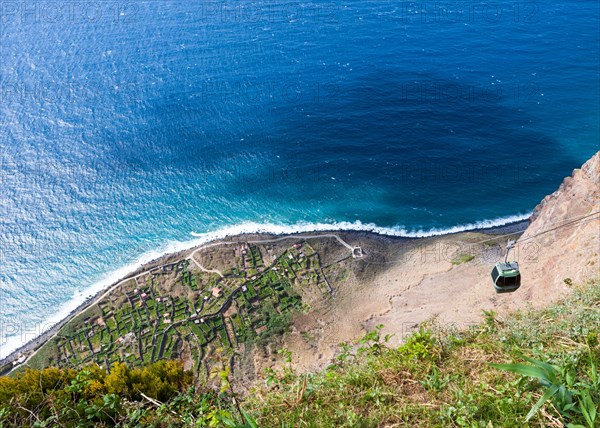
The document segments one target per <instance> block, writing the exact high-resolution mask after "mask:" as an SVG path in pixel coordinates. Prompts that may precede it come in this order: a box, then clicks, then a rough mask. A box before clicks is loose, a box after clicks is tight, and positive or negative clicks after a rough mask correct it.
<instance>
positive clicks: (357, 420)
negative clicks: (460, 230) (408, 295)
mask: <svg viewBox="0 0 600 428" xmlns="http://www.w3.org/2000/svg"><path fill="white" fill-rule="evenodd" d="M484 318H485V321H484V322H482V323H481V324H480V325H477V326H474V327H472V328H471V329H469V330H467V331H455V330H450V329H446V328H441V327H439V326H436V325H434V324H432V325H430V326H428V327H427V328H422V329H421V330H420V331H419V332H417V333H416V334H414V335H413V336H411V337H409V338H408V339H407V341H406V342H405V343H404V345H402V346H400V347H398V348H391V347H388V346H386V341H387V339H388V338H382V337H380V335H379V330H377V331H375V332H371V333H369V335H367V336H365V338H363V340H362V341H360V342H359V343H355V344H341V351H340V353H339V355H338V357H337V359H336V361H335V362H334V363H333V364H332V365H330V366H329V367H328V368H327V369H326V370H324V371H322V372H319V373H316V374H308V375H301V374H298V373H296V372H295V371H294V370H293V368H292V365H291V364H289V365H288V366H287V367H286V368H284V369H283V370H282V371H280V372H271V373H269V374H268V375H267V376H266V381H265V385H262V386H260V387H258V388H257V389H256V390H255V391H252V393H251V394H249V398H248V399H247V401H246V402H245V403H243V407H244V408H246V409H249V410H251V413H253V414H254V415H255V416H256V417H257V420H258V423H259V426H261V427H293V426H307V427H321V426H336V427H379V426H427V427H448V426H455V427H456V426H458V427H514V426H523V427H528V426H529V427H548V426H550V427H551V426H555V427H561V426H569V427H588V428H591V427H594V426H597V425H594V424H597V422H598V418H597V417H596V416H595V414H596V411H597V409H596V406H597V404H594V403H598V402H600V381H599V380H598V374H597V369H596V368H597V367H600V347H599V345H598V334H599V332H600V283H595V284H590V285H589V286H587V287H583V288H579V289H577V290H575V291H574V293H573V295H572V296H571V297H569V298H568V299H567V300H565V301H563V302H561V303H559V304H556V305H554V306H552V307H549V308H547V309H543V310H537V311H523V312H519V313H517V314H514V315H512V316H509V317H506V318H504V319H502V318H499V317H497V315H496V314H494V313H493V312H486V313H485V314H484ZM357 346H358V350H357V351H354V352H351V350H352V349H356V347H357ZM532 362H533V363H532ZM523 363H525V364H523ZM494 364H497V365H496V366H495V365H494ZM507 364H508V365H507ZM535 364H540V365H541V366H542V367H543V368H544V370H547V371H546V372H543V373H545V374H544V376H548V378H549V379H551V382H550V383H548V381H547V379H544V378H540V377H539V376H536V375H538V374H540V373H541V372H540V371H539V370H538V371H537V372H536V371H534V370H533V369H523V368H522V367H521V368H517V369H516V370H513V371H516V373H511V372H510V371H507V370H509V369H514V368H515V367H517V366H524V365H528V366H535ZM550 367H552V368H551V369H550ZM519 370H521V371H519ZM528 370H529V371H528ZM524 374H526V375H525V376H524ZM527 374H528V375H529V376H528V375H527ZM553 385H554V386H555V387H553ZM549 388H551V392H552V394H553V395H552V396H550V397H545V396H544V393H545V392H547V391H548V389H549ZM560 388H562V389H560ZM561 394H562V395H561ZM546 398H547V399H546ZM542 399H543V400H542ZM540 403H541V404H540ZM536 404H539V405H537V406H536ZM592 417H595V418H596V419H592ZM569 424H570V425H569Z"/></svg>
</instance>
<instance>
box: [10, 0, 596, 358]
mask: <svg viewBox="0 0 600 428" xmlns="http://www.w3.org/2000/svg"><path fill="white" fill-rule="evenodd" d="M599 8H600V6H599V4H598V2H597V1H595V0H593V1H592V0H581V1H577V2H574V1H563V2H557V1H553V0H551V1H547V2H537V1H533V2H529V1H522V2H521V1H514V2H510V1H502V2H486V1H466V2H446V1H439V2H438V1H436V2H433V1H407V2H403V1H385V0H378V1H372V0H371V1H366V0H352V1H338V2H271V1H249V2H239V1H214V2H210V1H209V2H206V1H196V0H186V1H174V0H136V1H125V0H123V1H121V0H116V1H112V0H111V1H102V0H100V1H70V0H67V1H61V0H58V1H55V0H52V1H36V2H22V1H4V0H2V1H1V2H0V147H1V150H0V168H1V169H0V171H1V173H0V187H1V188H2V192H1V193H0V201H1V204H0V222H1V224H2V227H1V230H0V237H1V241H2V247H1V248H0V250H1V253H0V263H1V264H0V266H1V269H0V281H1V283H0V335H1V336H0V356H6V355H7V354H8V353H9V352H11V351H13V350H14V349H16V348H17V347H18V346H20V345H22V344H24V343H25V342H26V341H28V340H31V339H32V338H33V337H35V336H36V335H37V334H39V333H40V332H41V331H43V330H44V329H45V328H47V327H48V326H49V325H51V323H53V322H55V321H57V320H59V319H60V318H62V317H63V316H64V315H65V314H66V313H68V312H69V311H70V310H72V309H73V308H74V307H76V306H77V305H78V304H79V303H81V302H82V301H83V300H84V299H85V298H86V297H87V296H88V295H90V294H92V293H93V292H95V291H98V290H100V289H102V288H103V287H105V286H107V285H108V284H110V283H111V282H113V281H115V280H116V279H117V278H119V277H121V276H122V275H124V274H126V273H127V272H129V271H131V270H132V269H133V268H134V267H135V266H138V265H139V264H140V263H142V262H144V261H148V260H150V259H153V258H155V257H157V256H159V255H161V254H163V253H165V252H169V251H173V250H176V249H181V248H187V247H190V246H192V245H194V244H198V243H201V242H206V241H208V240H210V239H214V238H216V237H220V236H224V235H226V234H231V233H239V232H244V231H257V230H262V231H270V232H278V233H286V232H292V231H300V230H331V229H356V230H374V231H377V232H379V233H384V234H390V235H398V236H427V235H431V234H441V233H446V232H451V231H458V230H465V229H469V228H473V227H483V226H493V225H501V224H505V223H509V222H513V221H517V220H521V219H524V218H527V216H528V215H529V213H530V212H531V211H532V209H533V208H534V207H535V205H536V204H537V203H538V202H539V201H540V200H541V199H542V198H543V197H544V196H545V195H547V194H549V193H551V192H552V191H554V190H556V188H557V187H558V185H559V184H560V183H561V181H562V179H563V178H564V177H565V176H567V175H569V174H570V173H571V171H572V170H573V168H576V167H579V166H580V165H581V164H582V163H583V162H585V160H587V159H588V158H589V157H590V156H591V155H592V154H593V153H595V151H597V150H598V148H599V147H598V145H599V140H600V139H599V136H600V131H599V123H600V122H599V117H600V114H599V113H600V112H599V109H600V107H599V98H600V95H599V80H600V79H599V78H600V76H599V74H600V73H599V69H600V63H599V57H600V55H599V51H600V46H599V40H600V38H599V35H598V34H599V33H598V31H599V26H600V24H599V22H600V20H599V15H600V11H599Z"/></svg>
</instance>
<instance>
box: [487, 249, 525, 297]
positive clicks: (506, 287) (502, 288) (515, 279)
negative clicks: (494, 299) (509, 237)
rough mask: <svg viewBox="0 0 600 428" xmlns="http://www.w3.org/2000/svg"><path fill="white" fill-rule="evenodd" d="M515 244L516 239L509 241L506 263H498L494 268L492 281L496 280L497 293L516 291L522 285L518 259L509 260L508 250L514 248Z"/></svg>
mask: <svg viewBox="0 0 600 428" xmlns="http://www.w3.org/2000/svg"><path fill="white" fill-rule="evenodd" d="M514 244H515V242H514V241H508V245H507V246H506V256H505V257H504V263H502V262H499V263H496V265H495V266H494V269H493V270H492V281H493V282H494V288H495V289H496V293H510V292H513V291H516V290H517V289H518V288H519V287H520V286H521V272H520V271H519V264H518V263H517V262H516V261H515V262H509V261H508V252H509V251H510V249H511V248H513V246H514Z"/></svg>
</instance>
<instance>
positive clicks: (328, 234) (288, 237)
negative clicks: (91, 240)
mask: <svg viewBox="0 0 600 428" xmlns="http://www.w3.org/2000/svg"><path fill="white" fill-rule="evenodd" d="M318 238H334V239H336V240H337V241H338V242H339V243H340V244H342V245H343V246H344V247H346V248H348V249H349V250H350V252H351V253H352V255H353V256H354V249H355V248H354V247H352V246H351V245H350V244H348V243H347V242H346V241H344V240H343V239H342V238H340V237H339V236H337V235H335V234H333V233H325V234H321V235H290V236H281V237H279V238H273V239H259V240H254V241H244V242H247V243H249V244H268V243H271V242H279V241H284V240H286V239H295V240H298V239H318ZM239 243H240V241H224V242H213V243H210V244H206V245H203V246H201V247H198V248H197V249H195V250H194V251H193V252H192V253H191V254H190V255H189V256H188V257H186V259H187V260H190V261H192V262H193V263H194V264H195V265H196V266H197V267H198V268H199V269H200V270H202V271H203V272H209V273H216V274H217V275H219V276H220V277H221V278H223V274H222V273H221V272H220V271H219V270H217V269H206V268H205V267H204V266H202V265H201V264H200V263H198V262H197V261H196V259H194V255H195V254H196V253H197V252H198V251H200V250H205V249H207V248H211V247H216V246H218V245H233V244H239ZM172 264H173V262H171V263H166V264H164V265H161V266H157V267H154V268H152V269H148V270H146V271H144V272H141V273H138V274H137V275H134V276H130V277H127V278H125V279H122V280H121V281H119V282H117V283H116V284H115V285H113V286H111V287H110V288H108V290H106V291H105V292H104V293H102V294H101V295H99V296H97V297H96V298H94V299H93V300H92V301H90V302H89V303H88V304H87V305H86V306H85V308H83V309H82V310H81V311H78V312H77V313H74V314H71V315H70V316H68V317H66V318H65V319H64V320H62V321H61V322H59V323H58V324H60V327H58V328H57V330H56V332H54V333H53V334H52V335H51V336H50V337H48V338H47V339H46V340H44V342H43V343H42V344H41V345H40V347H42V346H44V344H46V343H48V342H49V341H50V340H52V339H54V338H55V337H56V336H57V335H58V333H59V332H60V330H61V329H62V327H63V326H64V325H65V324H67V323H68V322H70V321H71V320H72V319H73V318H75V317H76V316H78V315H79V314H81V313H82V312H83V311H85V310H87V309H88V308H89V307H90V306H92V305H95V304H97V303H98V302H100V301H101V300H102V299H104V298H105V297H107V296H108V295H109V294H110V293H112V292H113V291H114V290H115V289H116V288H118V287H120V286H121V285H123V284H125V283H126V282H127V281H132V280H133V281H136V280H137V279H138V278H140V277H142V276H144V275H147V274H149V273H151V272H152V271H155V270H158V269H160V268H161V267H163V266H168V265H172ZM136 285H137V282H136ZM43 334H44V333H42V335H43ZM38 349H39V348H38ZM36 353H37V350H35V351H32V352H31V354H29V356H28V357H27V358H26V359H25V361H23V362H22V363H21V364H18V365H16V366H14V367H13V368H12V370H11V372H12V371H14V370H15V369H16V368H18V367H20V366H22V365H25V364H27V363H28V362H29V360H31V358H32V357H33V356H34V355H35V354H36ZM9 373H10V372H9Z"/></svg>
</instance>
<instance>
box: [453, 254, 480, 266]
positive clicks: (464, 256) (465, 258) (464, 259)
mask: <svg viewBox="0 0 600 428" xmlns="http://www.w3.org/2000/svg"><path fill="white" fill-rule="evenodd" d="M474 258H475V256H474V255H472V254H460V255H459V256H458V257H456V258H454V259H452V264H453V265H460V264H463V263H468V262H470V261H471V260H473V259H474Z"/></svg>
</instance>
